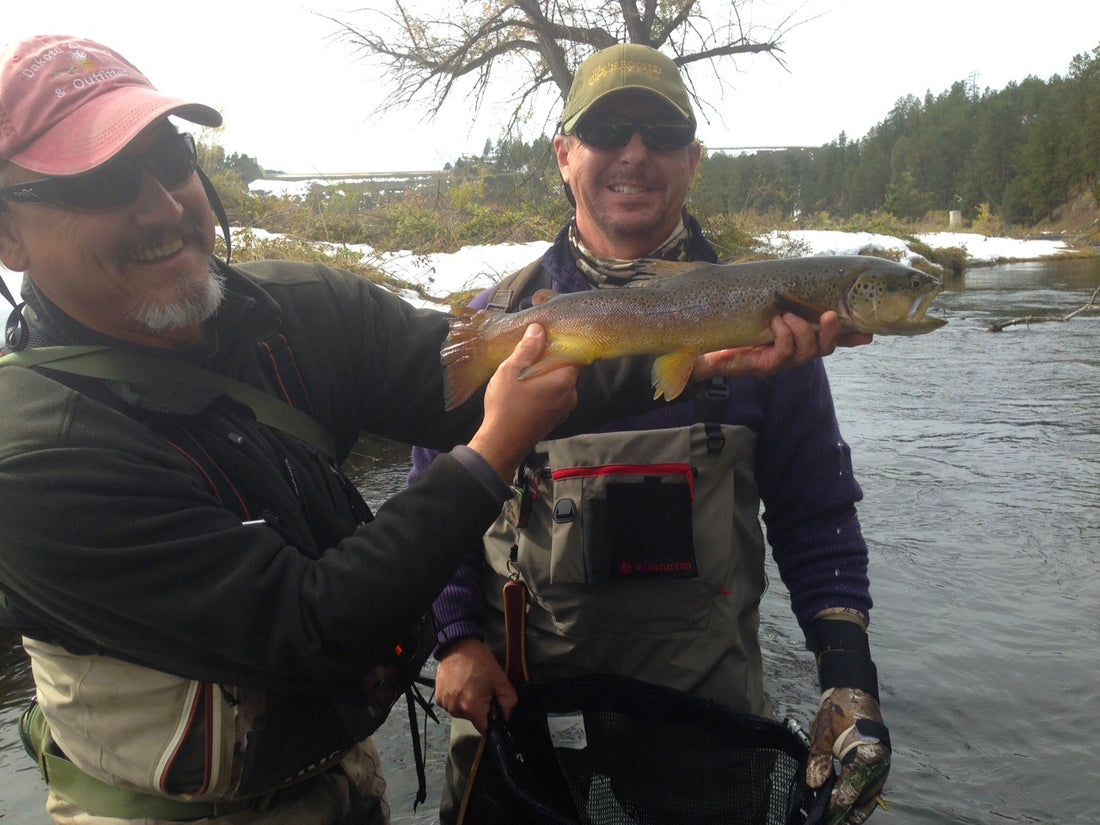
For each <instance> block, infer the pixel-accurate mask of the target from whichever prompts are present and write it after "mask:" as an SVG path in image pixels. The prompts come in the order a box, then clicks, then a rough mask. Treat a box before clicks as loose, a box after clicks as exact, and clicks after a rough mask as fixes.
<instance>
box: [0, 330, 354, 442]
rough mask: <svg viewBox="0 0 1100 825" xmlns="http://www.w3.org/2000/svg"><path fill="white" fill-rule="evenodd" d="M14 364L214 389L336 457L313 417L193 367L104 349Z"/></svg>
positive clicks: (42, 351) (55, 351)
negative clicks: (187, 384) (188, 384)
mask: <svg viewBox="0 0 1100 825" xmlns="http://www.w3.org/2000/svg"><path fill="white" fill-rule="evenodd" d="M13 364H14V365H17V366H21V367H35V366H42V367H46V368H47V369H53V370H59V371H61V372H68V373H72V374H74V375H85V376H88V377H91V378H100V379H104V380H108V381H132V382H134V383H137V384H141V383H145V384H159V383H162V382H163V381H164V380H165V379H168V380H174V381H191V382H194V383H196V384H201V385H202V386H205V387H213V388H214V389H217V390H220V391H222V392H224V393H225V394H226V395H228V396H229V397H230V398H233V399H234V400H236V401H239V402H240V403H242V404H244V405H245V406H246V407H249V408H250V409H251V410H252V411H253V413H255V415H256V420H257V421H259V422H260V423H261V424H266V425H268V426H269V427H274V428H275V429H277V430H281V431H282V432H284V433H287V434H288V435H292V436H294V437H295V438H298V439H300V440H302V441H304V442H306V443H307V444H311V445H312V446H314V447H315V448H317V449H318V450H320V451H321V452H322V453H324V454H325V455H327V456H328V457H329V458H333V459H335V457H336V447H335V445H334V444H333V441H332V436H330V435H329V433H328V431H327V430H326V429H325V428H324V427H322V426H321V424H320V423H318V421H317V420H316V419H314V418H313V417H312V416H311V415H309V414H308V413H305V412H303V411H302V410H298V409H295V408H294V407H292V406H290V405H289V404H286V403H284V402H283V401H280V400H279V399H278V398H276V397H275V396H273V395H269V394H268V393H266V392H264V391H263V390H261V389H258V388H257V387H253V386H250V385H248V384H244V383H242V382H240V381H237V380H236V379H234V378H230V377H229V376H228V375H222V374H220V373H217V372H213V371H211V370H208V369H203V368H202V367H197V366H194V365H193V364H186V363H184V362H182V361H174V360H172V359H170V358H157V357H155V356H152V355H146V354H145V353H141V352H135V351H131V350H121V349H114V348H112V347H100V346H80V347H40V348H38V349H28V350H22V351H20V352H12V353H9V354H7V355H5V356H4V357H3V358H0V367H4V366H8V365H13Z"/></svg>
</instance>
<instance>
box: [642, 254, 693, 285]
mask: <svg viewBox="0 0 1100 825" xmlns="http://www.w3.org/2000/svg"><path fill="white" fill-rule="evenodd" d="M711 266H714V264H711V263H708V262H706V261H663V260H661V259H660V258H641V259H640V260H637V261H635V262H634V269H633V271H634V278H633V279H632V280H631V281H630V283H628V284H627V286H656V285H657V284H659V283H660V281H661V279H664V278H672V277H674V276H676V275H683V274H684V273H685V272H691V271H693V270H696V269H705V268H707V267H711Z"/></svg>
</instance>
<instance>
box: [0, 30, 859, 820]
mask: <svg viewBox="0 0 1100 825" xmlns="http://www.w3.org/2000/svg"><path fill="white" fill-rule="evenodd" d="M170 117H174V118H177V119H182V120H185V121H190V122H193V123H198V124H200V125H204V126H216V125H218V124H219V123H220V122H221V118H220V116H219V115H218V113H217V112H216V111H215V110H214V109H211V108H209V107H207V106H204V105H201V104H198V103H192V102H189V101H186V100H182V99H178V98H173V97H169V96H166V95H163V94H161V93H160V92H158V91H157V90H156V89H155V88H154V87H153V86H152V85H151V84H150V83H149V81H148V80H147V79H146V78H145V77H144V76H143V75H142V74H141V73H140V72H139V71H138V70H137V69H136V68H135V67H134V66H132V65H131V64H130V63H128V62H127V61H126V60H125V59H123V58H122V57H121V56H120V55H118V54H117V53H116V52H114V51H112V50H111V49H109V48H107V47H105V46H102V45H100V44H98V43H95V42H91V41H88V40H81V39H77V38H72V37H63V36H49V37H35V38H31V39H28V40H25V41H23V42H20V43H16V44H14V45H11V46H9V47H7V48H6V49H4V50H3V51H2V52H0V261H2V262H3V263H4V265H5V266H7V267H8V268H9V269H13V270H16V271H22V272H24V273H25V278H24V283H23V288H22V298H23V303H21V304H20V305H19V306H17V307H15V309H14V310H13V312H12V314H11V316H10V317H9V320H8V325H7V335H6V346H5V351H6V352H7V353H8V354H7V355H6V356H5V357H4V358H3V359H2V360H0V365H2V366H4V367H5V368H4V369H2V370H0V399H2V402H3V410H4V414H3V416H2V417H0V501H2V502H3V510H2V515H0V622H3V624H4V625H5V626H7V627H10V628H13V629H15V630H17V631H18V632H20V633H21V634H22V636H23V639H24V647H25V648H26V650H27V652H28V654H29V655H30V658H31V663H32V666H33V671H34V678H35V685H36V704H35V705H34V706H33V707H32V708H30V709H28V711H27V713H25V714H24V716H23V719H22V732H23V734H24V741H25V742H26V743H27V746H28V750H29V751H30V752H31V753H32V754H33V755H34V756H35V758H36V759H37V760H38V761H39V763H40V765H41V767H42V769H43V773H44V776H45V777H46V778H47V781H48V783H49V786H50V791H49V796H48V800H47V810H48V812H49V813H50V815H51V816H52V817H53V819H54V820H55V821H56V822H59V823H77V822H79V823H81V824H82V825H89V824H90V825H96V824H97V823H98V824H100V825H102V824H103V823H113V822H117V821H119V820H139V821H142V822H166V821H180V820H187V821H195V820H201V821H217V822H223V823H234V824H236V823H250V822H257V823H258V822H263V823H268V824H269V825H274V823H288V825H289V823H294V825H309V824H310V823H316V824H317V825H330V824H333V825H334V824H336V823H341V824H342V823H348V824H349V825H350V824H351V823H355V824H356V825H359V824H360V823H371V825H373V823H382V822H386V821H387V820H388V808H387V805H386V803H385V798H384V789H385V782H384V780H383V778H382V776H381V773H380V771H379V770H378V758H377V754H376V752H375V750H374V748H373V746H372V745H371V743H370V740H369V735H370V733H371V732H372V731H373V730H375V729H376V728H377V727H378V725H379V724H380V723H381V721H382V720H383V719H384V718H385V716H386V714H387V713H388V711H389V708H390V706H391V704H392V701H393V698H394V695H395V691H396V693H398V694H399V693H400V690H401V688H403V687H404V686H405V685H407V684H408V682H409V681H411V679H412V678H413V677H414V676H415V673H416V671H417V670H418V669H419V664H420V663H421V662H422V661H423V657H424V656H425V655H426V654H427V652H428V651H427V648H428V647H429V646H430V642H429V641H426V640H428V639H431V640H434V636H432V635H431V634H432V633H433V629H432V625H431V621H430V616H429V617H428V618H425V613H426V612H427V611H428V608H429V606H430V604H431V602H432V599H433V598H434V597H435V596H436V595H437V594H438V592H439V591H440V589H441V588H442V587H443V585H444V584H445V583H446V581H447V580H448V579H449V577H450V576H451V575H452V574H453V573H454V571H455V569H456V568H457V567H458V565H459V563H460V562H461V561H462V559H463V557H464V556H465V554H466V552H467V551H468V548H469V547H470V546H471V544H472V543H474V542H475V541H477V540H478V539H479V537H480V536H481V535H482V534H483V533H484V532H485V530H486V528H488V527H489V525H490V524H491V523H492V522H493V520H494V519H495V518H496V515H497V513H499V511H500V508H501V505H502V503H503V502H504V500H505V499H506V498H507V497H508V495H509V493H510V490H509V488H508V486H507V484H506V482H505V480H506V479H509V478H510V477H511V476H512V475H513V473H514V471H515V469H516V467H517V465H518V464H519V462H520V460H521V459H522V458H523V456H524V455H526V454H527V453H528V452H529V451H530V449H531V448H532V447H533V446H534V444H535V443H536V442H537V441H538V440H539V439H540V438H542V437H543V436H544V435H545V434H546V433H547V432H548V431H550V430H551V429H552V428H554V427H555V426H557V425H559V424H561V423H562V422H563V421H565V427H566V428H567V429H570V430H572V431H576V430H577V429H579V428H581V427H583V426H591V425H592V424H594V423H597V422H600V421H603V420H605V419H607V418H609V417H612V416H615V415H621V414H623V413H625V412H628V411H640V410H645V409H648V408H651V407H653V406H655V405H656V404H657V402H654V401H652V400H651V398H650V395H651V389H650V386H649V364H648V363H647V362H646V360H645V359H632V360H624V361H622V362H618V363H616V364H611V365H605V366H602V367H593V368H591V369H588V370H585V371H584V374H583V375H580V376H579V371H578V370H576V369H562V370H557V371H554V372H552V373H549V374H547V375H545V376H542V377H540V378H537V379H532V380H526V381H522V382H521V381H519V380H518V377H517V376H518V373H519V372H520V371H521V370H522V369H523V367H524V366H525V365H527V364H530V363H532V362H533V361H534V360H535V359H536V358H537V357H538V355H539V354H540V352H541V350H542V348H543V345H544V339H543V334H542V331H541V330H540V329H538V328H537V327H535V328H532V330H530V331H529V334H528V336H527V337H526V338H525V339H524V340H523V342H522V343H520V344H519V345H518V346H517V348H516V350H515V352H514V353H513V354H512V356H511V357H510V358H509V359H508V360H507V361H506V362H505V363H504V364H503V365H502V366H501V368H500V369H499V370H498V371H497V373H496V375H495V376H494V377H493V379H492V380H491V381H490V383H489V385H488V387H487V389H486V390H485V392H484V393H483V394H479V395H478V396H477V397H476V398H475V400H473V401H471V402H469V403H467V404H464V405H463V406H462V407H460V408H459V409H457V410H454V411H452V412H445V411H444V408H443V392H442V383H443V381H442V368H441V365H440V362H439V349H440V345H441V343H442V341H443V339H444V337H445V335H446V332H447V319H446V317H445V316H444V315H442V314H440V313H434V312H430V311H421V310H415V309H413V308H411V307H410V306H409V305H408V304H406V303H405V302H404V301H402V300H401V299H399V298H397V297H396V296H394V295H393V294H391V293H390V292H388V291H386V290H384V289H382V288H380V287H377V286H375V285H374V284H371V283H370V282H368V281H366V280H365V279H361V278H358V277H355V276H353V275H351V274H350V273H347V272H341V271H336V270H331V269H328V268H326V267H322V266H314V265H297V264H288V263H285V262H263V263H254V264H249V265H244V266H239V267H234V266H230V265H229V264H228V263H227V262H224V261H220V260H218V259H216V258H214V257H213V256H212V251H213V248H214V219H213V216H212V214H211V211H212V207H213V208H214V209H215V210H217V209H218V207H219V204H218V202H217V196H216V194H215V193H214V191H213V189H212V187H210V186H209V181H207V180H206V179H205V176H203V175H202V173H201V170H199V169H198V168H197V166H196V152H195V144H194V141H193V140H192V138H191V137H190V136H189V135H187V134H181V133H179V132H178V131H177V129H176V127H175V126H174V124H173V121H171V120H170V119H169V118H170ZM224 224H225V222H224V221H223V226H224ZM227 257H228V256H227ZM13 303H14V301H13ZM776 335H777V341H776V344H775V346H773V347H770V348H766V349H764V350H762V351H755V352H753V353H750V354H741V357H739V358H731V357H730V355H729V353H724V354H722V353H719V354H712V355H710V356H704V357H703V358H701V359H700V361H699V363H698V367H699V368H698V369H697V375H696V377H697V378H707V377H710V376H711V375H714V374H717V373H726V374H731V375H743V374H747V373H751V374H759V375H766V374H771V373H773V372H775V371H777V370H778V369H780V368H782V367H784V366H787V365H790V364H793V363H800V362H802V361H805V360H807V359H811V358H815V357H817V356H819V355H822V354H827V353H829V352H831V351H832V350H833V348H834V347H835V346H836V344H837V340H838V337H839V324H838V323H837V322H836V319H835V318H827V319H825V323H824V325H823V327H822V332H821V333H820V335H819V336H815V334H814V331H813V330H812V329H811V328H810V327H809V325H807V324H805V323H803V322H796V321H789V322H780V321H778V320H777V322H776ZM578 376H579V377H578ZM570 416H571V417H570ZM566 419H568V420H566ZM364 432H371V433H375V434H378V435H382V436H386V437H390V438H396V439H400V440H404V441H406V442H410V443H420V444H426V445H428V446H431V447H433V448H436V449H440V450H449V451H450V452H447V453H445V454H443V455H442V456H441V458H440V460H438V461H436V462H434V464H433V466H432V468H431V469H430V470H429V471H428V472H426V473H425V474H424V475H423V477H422V478H421V480H420V482H419V483H418V484H416V485H414V486H412V487H410V489H408V490H407V491H404V492H402V493H401V494H399V495H397V496H394V497H393V498H392V499H391V500H390V501H389V502H388V503H387V504H386V506H385V508H383V509H382V510H381V511H380V513H379V517H378V518H377V519H375V518H374V516H373V514H372V513H371V512H370V509H369V508H368V507H367V506H366V504H365V503H364V502H363V500H362V498H361V497H360V496H359V493H358V491H357V490H355V488H354V486H353V485H352V484H351V482H350V481H349V480H348V479H347V478H346V477H345V476H344V475H343V473H342V472H341V470H340V465H341V463H342V462H343V460H344V459H345V458H346V457H347V456H348V454H349V452H350V451H351V449H352V447H353V446H354V445H355V443H356V441H357V440H358V438H359V437H360V435H361V434H362V433H364ZM456 445H458V446H456Z"/></svg>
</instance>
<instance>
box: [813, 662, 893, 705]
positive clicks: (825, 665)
mask: <svg viewBox="0 0 1100 825" xmlns="http://www.w3.org/2000/svg"><path fill="white" fill-rule="evenodd" d="M817 678H818V680H819V682H820V683H821V690H822V691H826V690H828V689H829V688H855V689H856V690H862V691H864V692H865V693H869V694H871V695H872V696H874V697H875V701H878V670H876V669H875V663H874V662H872V661H871V657H870V656H868V655H867V654H866V653H857V652H855V651H851V650H828V651H825V652H824V653H819V654H818V656H817Z"/></svg>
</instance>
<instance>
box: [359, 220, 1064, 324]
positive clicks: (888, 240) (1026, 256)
mask: <svg viewBox="0 0 1100 825" xmlns="http://www.w3.org/2000/svg"><path fill="white" fill-rule="evenodd" d="M918 237H919V239H920V240H921V241H923V242H924V243H926V244H928V245H929V246H930V247H932V248H933V249H941V248H948V247H958V248H961V249H964V250H966V255H967V261H968V262H969V263H970V264H971V265H981V264H989V263H993V262H995V261H998V260H1002V259H1015V260H1035V259H1039V258H1047V257H1051V256H1056V255H1063V254H1066V253H1069V252H1072V251H1073V249H1072V247H1070V246H1068V245H1066V244H1065V243H1063V242H1061V241H1028V240H1016V239H1014V238H987V237H985V236H984V235H978V234H973V233H954V232H934V233H929V234H924V235H919V236H918ZM759 240H760V242H761V244H762V245H764V246H769V247H771V248H773V249H777V250H783V249H791V248H796V249H797V252H796V253H795V254H799V255H856V254H858V253H859V252H861V251H864V250H868V249H874V250H876V251H881V252H892V253H897V255H898V256H899V257H900V259H901V260H902V261H903V262H905V263H913V261H914V258H915V256H914V255H913V254H912V253H911V252H910V251H909V247H908V246H907V245H906V244H905V242H904V241H902V240H901V239H900V238H894V237H892V236H889V235H876V234H873V233H871V232H839V231H824V230H798V231H794V232H771V233H769V234H767V235H764V236H762V237H761V238H759ZM549 245H550V244H549V243H548V242H540V241H536V242H533V243H528V244H498V245H495V246H467V247H463V248H462V249H460V250H459V251H458V252H455V253H452V254H444V253H436V254H432V255H425V256H422V257H415V256H412V255H411V254H410V253H407V252H406V253H387V254H388V257H386V256H383V258H382V259H381V263H379V261H378V260H374V261H372V263H374V265H375V266H378V267H379V268H380V269H382V270H383V271H384V272H386V273H387V274H389V275H394V276H396V277H399V278H402V279H403V280H406V281H409V282H411V283H416V284H423V285H425V286H426V287H427V290H428V293H429V294H431V295H433V296H440V297H442V296H446V295H448V294H450V293H452V292H458V291H461V290H468V289H475V288H478V287H488V286H489V285H490V284H492V283H493V282H494V281H496V280H498V279H499V278H500V277H501V276H503V275H507V274H509V273H511V272H514V271H515V270H517V269H519V268H520V267H521V266H524V265H525V264H528V263H530V262H531V261H533V260H535V258H537V257H539V256H540V255H542V253H543V252H544V251H545V250H546V248H547V247H548V246H549ZM410 300H413V302H414V303H417V304H419V305H422V306H429V307H433V308H436V309H439V308H440V306H439V305H438V304H434V303H432V302H425V301H422V300H420V299H417V298H410Z"/></svg>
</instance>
